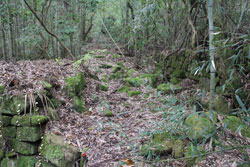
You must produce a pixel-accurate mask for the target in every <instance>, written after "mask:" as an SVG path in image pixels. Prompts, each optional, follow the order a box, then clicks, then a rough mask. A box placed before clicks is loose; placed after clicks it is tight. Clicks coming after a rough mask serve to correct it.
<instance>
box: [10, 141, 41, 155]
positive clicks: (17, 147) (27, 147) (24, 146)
mask: <svg viewBox="0 0 250 167" xmlns="http://www.w3.org/2000/svg"><path fill="white" fill-rule="evenodd" d="M9 141H10V145H11V146H12V148H13V149H14V151H15V152H18V153H20V154H23V155H34V154H36V153H37V150H38V146H37V145H36V144H33V143H28V142H21V141H18V140H17V139H13V138H10V139H9Z"/></svg>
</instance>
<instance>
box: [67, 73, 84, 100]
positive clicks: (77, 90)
mask: <svg viewBox="0 0 250 167" xmlns="http://www.w3.org/2000/svg"><path fill="white" fill-rule="evenodd" d="M65 83H66V89H67V90H68V91H69V93H70V95H71V96H75V95H80V94H81V92H82V91H83V89H84V87H85V85H86V82H85V77H84V75H83V73H82V72H78V73H77V75H75V76H72V77H69V78H66V79H65Z"/></svg>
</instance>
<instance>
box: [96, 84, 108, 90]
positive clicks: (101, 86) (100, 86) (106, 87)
mask: <svg viewBox="0 0 250 167" xmlns="http://www.w3.org/2000/svg"><path fill="white" fill-rule="evenodd" d="M98 87H99V89H100V90H102V91H108V86H106V85H103V84H99V85H98Z"/></svg>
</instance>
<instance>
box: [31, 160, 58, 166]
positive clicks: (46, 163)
mask: <svg viewBox="0 0 250 167" xmlns="http://www.w3.org/2000/svg"><path fill="white" fill-rule="evenodd" d="M35 167H56V166H55V165H53V164H51V163H50V162H47V161H44V160H38V162H36V164H35Z"/></svg>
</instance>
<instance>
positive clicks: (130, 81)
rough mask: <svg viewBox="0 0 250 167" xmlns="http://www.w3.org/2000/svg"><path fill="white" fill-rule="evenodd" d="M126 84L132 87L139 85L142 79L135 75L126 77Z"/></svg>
mask: <svg viewBox="0 0 250 167" xmlns="http://www.w3.org/2000/svg"><path fill="white" fill-rule="evenodd" d="M125 82H126V85H127V86H133V87H139V86H141V85H142V84H143V81H142V80H141V79H140V78H138V77H136V78H126V79H125Z"/></svg>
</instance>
